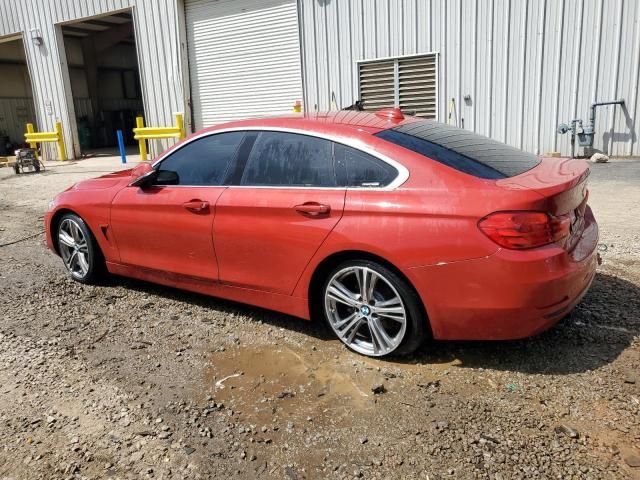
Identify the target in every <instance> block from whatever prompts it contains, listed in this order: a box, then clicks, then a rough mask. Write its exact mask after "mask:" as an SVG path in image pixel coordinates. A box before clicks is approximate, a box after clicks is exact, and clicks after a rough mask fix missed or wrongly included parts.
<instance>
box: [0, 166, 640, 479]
mask: <svg viewBox="0 0 640 480" xmlns="http://www.w3.org/2000/svg"><path fill="white" fill-rule="evenodd" d="M48 167H49V168H48V170H47V171H46V172H45V173H43V174H39V175H24V176H19V177H18V176H14V175H13V172H12V171H11V170H9V169H6V168H5V169H0V207H1V209H0V244H4V243H7V242H11V241H14V240H18V239H20V238H23V237H26V236H28V235H31V234H37V233H38V232H39V231H40V230H41V228H42V214H43V212H44V210H45V209H46V206H47V202H48V200H49V199H50V198H51V197H52V196H53V195H54V194H55V193H57V192H58V191H60V190H62V189H63V188H65V187H67V186H68V185H70V184H71V183H73V182H75V181H77V180H79V179H81V178H87V177H91V176H96V175H97V174H99V172H101V171H105V172H106V171H110V170H112V169H115V168H118V163H117V160H115V159H113V158H99V159H90V160H83V161H81V162H76V163H73V162H66V163H64V164H53V163H52V164H49V165H48ZM592 171H593V173H592V177H591V201H590V203H591V205H592V207H593V209H594V211H595V214H596V217H597V218H598V220H599V223H600V226H601V242H602V243H601V245H600V250H601V254H602V257H603V265H602V266H601V267H600V268H599V272H598V274H597V277H596V280H595V282H594V285H593V287H592V289H591V290H590V292H589V293H588V295H587V296H586V297H585V299H584V301H583V302H582V303H581V305H579V306H578V307H577V309H576V310H575V311H574V312H573V313H572V314H571V315H570V316H569V317H567V318H566V319H564V320H563V321H562V322H560V323H559V324H558V325H557V327H555V328H553V329H552V330H551V331H549V332H547V333H545V334H542V335H540V336H538V337H536V338H532V339H528V340H524V341H516V342H493V343H492V342H432V343H430V344H428V345H426V346H425V347H424V348H423V350H422V351H421V352H420V353H419V354H417V355H416V356H414V357H412V358H409V359H403V360H390V361H378V360H372V359H367V358H364V357H361V356H358V355H356V354H353V353H350V352H348V351H346V350H345V349H344V348H343V347H342V346H341V344H340V343H339V342H338V341H337V340H334V339H333V338H332V337H331V336H330V335H329V334H327V332H326V331H325V330H324V329H323V328H322V327H321V326H319V325H314V324H312V323H308V322H304V321H300V320H297V319H294V318H290V317H286V316H284V315H280V314H276V313H272V312H268V311H264V310H260V309H255V308H250V307H246V306H242V305H238V304H234V303H231V302H226V301H222V300H218V299H215V298H208V297H203V296H199V295H195V294H190V293H185V292H180V291H177V290H173V289H169V288H164V287H159V286H155V285H151V284H147V283H144V282H137V281H132V280H127V279H122V278H112V279H110V280H109V281H108V282H107V283H106V285H104V286H100V287H91V286H83V285H81V284H78V283H75V282H72V281H70V280H69V279H68V278H67V276H66V274H65V272H64V269H63V265H62V262H61V261H60V259H59V258H57V257H55V256H54V255H53V254H51V253H50V252H48V251H47V250H46V249H45V248H44V246H43V243H42V236H36V237H34V238H31V239H28V240H25V241H22V242H18V243H15V244H13V245H9V246H4V247H1V248H0V286H1V291H2V296H1V298H0V311H1V312H2V313H1V317H0V393H1V395H0V446H1V447H0V478H2V479H30V480H31V479H58V478H59V479H66V478H69V479H71V478H73V479H76V478H91V479H93V478H96V479H97V478H114V479H117V478H123V479H124V478H162V479H182V478H189V479H191V478H202V479H205V478H224V477H227V478H229V477H232V478H285V479H304V478H424V479H427V478H428V479H436V478H441V479H448V478H456V479H458V478H487V479H496V480H498V479H511V478H523V479H524V478H557V479H560V478H562V479H572V478H575V479H603V478H606V479H618V478H620V479H623V478H624V479H628V478H632V479H640V261H639V259H640V217H639V216H638V214H637V208H638V207H639V206H640V188H639V187H638V184H639V182H640V161H629V160H627V161H622V160H620V161H612V162H610V163H609V164H603V165H593V167H592ZM634 207H635V210H634ZM374 390H375V392H377V393H375V392H374Z"/></svg>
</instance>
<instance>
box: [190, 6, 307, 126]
mask: <svg viewBox="0 0 640 480" xmlns="http://www.w3.org/2000/svg"><path fill="white" fill-rule="evenodd" d="M185 13H186V23H187V41H188V52H189V75H190V80H191V100H192V109H193V116H194V120H195V128H196V129H200V128H203V127H207V126H211V125H215V124H218V123H221V122H227V121H231V120H238V119H243V118H248V117H258V116H265V115H278V114H283V113H288V112H291V110H292V107H293V104H294V103H295V102H296V100H301V99H302V77H301V71H300V42H299V35H298V15H297V10H296V1H295V0H219V1H212V0H186V2H185Z"/></svg>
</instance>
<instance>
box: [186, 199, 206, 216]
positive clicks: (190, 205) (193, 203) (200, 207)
mask: <svg viewBox="0 0 640 480" xmlns="http://www.w3.org/2000/svg"><path fill="white" fill-rule="evenodd" d="M182 206H183V207H184V208H186V209H187V210H189V211H190V212H194V213H203V212H207V211H209V202H205V201H203V200H198V199H195V200H189V201H188V202H184V203H183V204H182Z"/></svg>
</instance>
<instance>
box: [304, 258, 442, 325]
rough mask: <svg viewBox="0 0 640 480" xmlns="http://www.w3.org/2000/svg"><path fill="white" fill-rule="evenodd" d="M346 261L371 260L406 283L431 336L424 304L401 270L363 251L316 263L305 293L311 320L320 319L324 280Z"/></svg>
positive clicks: (385, 260) (383, 259) (387, 261)
mask: <svg viewBox="0 0 640 480" xmlns="http://www.w3.org/2000/svg"><path fill="white" fill-rule="evenodd" d="M348 260H371V261H373V262H377V263H380V264H381V265H384V266H385V267H387V268H388V269H389V270H392V271H393V272H394V273H395V274H396V275H398V276H399V277H400V278H402V279H403V280H404V281H405V282H407V285H408V286H409V288H411V289H412V290H413V291H414V292H415V294H416V296H417V298H418V299H419V301H420V308H421V310H422V314H423V315H424V318H425V320H426V324H427V328H428V333H429V335H430V336H431V335H432V330H431V322H430V321H429V315H428V314H427V308H426V305H425V304H424V301H423V299H422V296H421V295H420V294H419V293H418V291H417V290H416V288H415V287H414V286H413V283H412V282H411V280H410V279H409V278H408V277H407V276H406V275H405V274H404V273H403V272H402V270H400V269H399V268H398V267H396V266H395V265H394V264H393V263H392V262H390V261H389V260H387V259H386V258H384V257H381V256H380V255H376V254H374V253H371V252H367V251H364V250H342V251H339V252H334V253H332V254H330V255H328V256H327V257H325V258H324V259H323V260H322V261H321V262H320V263H318V265H317V266H316V268H315V270H314V271H313V274H312V275H311V279H310V281H309V286H308V292H307V295H308V299H309V314H310V318H311V319H312V320H314V319H318V318H322V292H321V290H322V284H323V282H324V280H325V279H326V277H327V275H328V274H329V272H330V271H331V270H332V269H333V268H335V267H337V266H338V265H339V264H341V263H343V262H345V261H348Z"/></svg>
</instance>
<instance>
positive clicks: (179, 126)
mask: <svg viewBox="0 0 640 480" xmlns="http://www.w3.org/2000/svg"><path fill="white" fill-rule="evenodd" d="M176 128H177V129H178V130H179V131H180V133H179V135H178V140H183V139H184V137H186V136H187V135H186V133H185V131H184V117H183V116H182V114H181V113H176Z"/></svg>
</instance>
